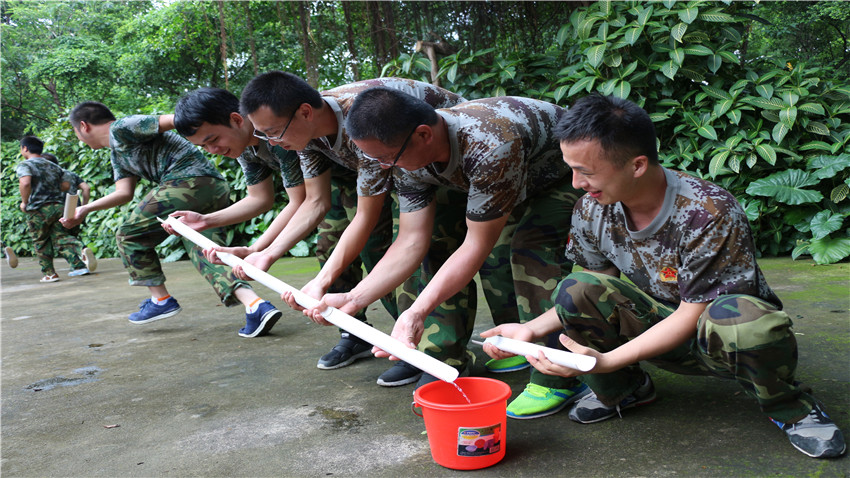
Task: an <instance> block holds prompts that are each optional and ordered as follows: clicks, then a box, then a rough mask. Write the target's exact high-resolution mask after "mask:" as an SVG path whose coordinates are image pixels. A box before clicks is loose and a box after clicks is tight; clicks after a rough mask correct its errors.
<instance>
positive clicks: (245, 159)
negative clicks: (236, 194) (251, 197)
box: [236, 140, 304, 188]
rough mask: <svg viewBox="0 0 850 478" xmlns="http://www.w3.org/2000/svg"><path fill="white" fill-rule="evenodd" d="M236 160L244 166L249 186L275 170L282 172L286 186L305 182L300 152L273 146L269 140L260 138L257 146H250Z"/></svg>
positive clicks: (290, 186) (294, 185)
mask: <svg viewBox="0 0 850 478" xmlns="http://www.w3.org/2000/svg"><path fill="white" fill-rule="evenodd" d="M236 161H238V162H239V165H240V166H242V171H243V172H244V173H245V181H246V183H247V184H248V186H253V185H255V184H258V183H260V182H262V181H263V180H265V179H266V178H267V177H269V175H271V174H272V173H273V172H275V171H277V172H279V173H280V177H281V178H282V179H283V187H284V188H294V187H296V186H300V185H302V184H304V175H303V174H301V165H300V163H299V161H298V154H297V153H296V152H295V151H287V150H285V149H283V148H281V147H280V146H272V145H270V144H269V142H268V141H264V140H260V144H258V145H257V146H248V148H247V149H245V152H243V153H242V154H241V155H240V156H239V157H238V158H237V159H236Z"/></svg>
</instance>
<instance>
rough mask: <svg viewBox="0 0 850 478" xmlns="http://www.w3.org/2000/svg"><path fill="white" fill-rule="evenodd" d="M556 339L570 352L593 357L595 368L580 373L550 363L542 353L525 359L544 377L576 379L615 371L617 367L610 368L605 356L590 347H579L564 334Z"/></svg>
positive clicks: (579, 371)
mask: <svg viewBox="0 0 850 478" xmlns="http://www.w3.org/2000/svg"><path fill="white" fill-rule="evenodd" d="M558 339H559V340H560V341H561V344H562V345H563V346H564V347H565V348H566V349H567V350H569V351H570V352H573V353H576V354H581V355H588V356H591V357H595V358H596V366H594V367H593V368H592V369H590V370H588V371H587V372H582V371H581V370H576V369H574V368H569V367H564V366H563V365H558V364H555V363H552V362H551V361H549V359H548V358H546V356H545V355H544V354H543V352H542V351H541V352H540V353H539V354H538V355H537V357H531V356H529V357H527V358H528V363H530V364H531V366H532V367H534V368H536V369H537V370H538V371H540V372H541V373H545V374H546V375H557V376H559V377H577V376H579V375H584V374H586V373H610V372H613V371H615V370H617V367H612V366H610V365H609V363H608V361H606V355H605V354H603V353H601V352H598V351H596V350H594V349H592V348H590V347H585V346H584V345H579V344H578V343H577V342H576V341H575V340H573V339H571V338H569V337H567V336H566V335H564V334H561V335H560V336H559V337H558Z"/></svg>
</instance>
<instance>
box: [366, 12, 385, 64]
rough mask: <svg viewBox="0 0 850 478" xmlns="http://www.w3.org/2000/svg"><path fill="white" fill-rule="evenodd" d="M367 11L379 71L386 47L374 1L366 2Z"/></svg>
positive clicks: (379, 16)
mask: <svg viewBox="0 0 850 478" xmlns="http://www.w3.org/2000/svg"><path fill="white" fill-rule="evenodd" d="M366 8H367V11H368V12H369V27H370V29H371V33H372V35H371V36H372V45H373V46H374V48H375V66H376V67H377V69H378V71H377V72H376V73H380V72H381V70H383V69H384V58H386V51H387V50H386V48H384V36H383V35H382V34H381V29H382V27H381V14H380V12H379V11H378V5H377V4H376V2H367V3H366Z"/></svg>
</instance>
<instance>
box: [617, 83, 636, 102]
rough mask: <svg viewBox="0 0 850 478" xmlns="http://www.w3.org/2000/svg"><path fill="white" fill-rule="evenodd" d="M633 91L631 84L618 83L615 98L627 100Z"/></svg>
mask: <svg viewBox="0 0 850 478" xmlns="http://www.w3.org/2000/svg"><path fill="white" fill-rule="evenodd" d="M631 91H632V85H631V84H629V82H628V81H626V80H620V81H619V82H618V83H617V86H616V87H614V96H616V97H617V98H622V99H626V98H628V97H629V93H630V92H631Z"/></svg>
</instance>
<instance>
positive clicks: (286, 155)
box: [272, 146, 304, 188]
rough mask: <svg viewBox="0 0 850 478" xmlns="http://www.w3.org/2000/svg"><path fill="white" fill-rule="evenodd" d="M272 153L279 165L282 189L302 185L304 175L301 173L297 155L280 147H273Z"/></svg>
mask: <svg viewBox="0 0 850 478" xmlns="http://www.w3.org/2000/svg"><path fill="white" fill-rule="evenodd" d="M272 153H274V155H275V157H276V158H277V161H278V164H280V177H281V179H282V180H283V187H284V188H294V187H296V186H300V185H302V184H304V173H303V172H302V171H301V160H300V159H299V157H298V153H296V152H295V151H288V150H286V149H283V148H281V147H280V146H273V147H272Z"/></svg>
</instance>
